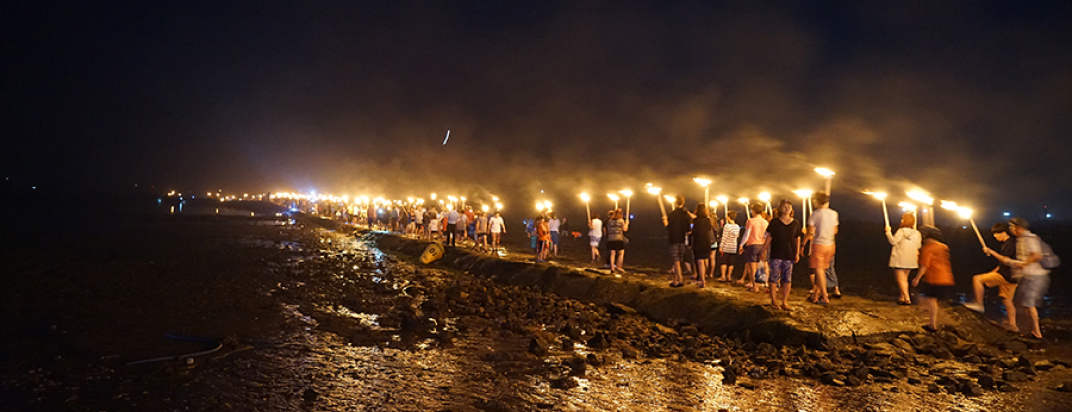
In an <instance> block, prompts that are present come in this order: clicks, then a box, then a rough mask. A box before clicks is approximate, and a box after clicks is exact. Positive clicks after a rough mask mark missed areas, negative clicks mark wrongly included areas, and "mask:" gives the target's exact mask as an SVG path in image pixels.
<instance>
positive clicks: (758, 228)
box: [744, 216, 770, 245]
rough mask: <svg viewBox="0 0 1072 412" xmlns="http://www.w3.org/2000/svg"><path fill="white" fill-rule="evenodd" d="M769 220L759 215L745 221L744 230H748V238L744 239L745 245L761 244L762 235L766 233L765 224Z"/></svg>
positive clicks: (767, 223) (762, 241) (762, 240)
mask: <svg viewBox="0 0 1072 412" xmlns="http://www.w3.org/2000/svg"><path fill="white" fill-rule="evenodd" d="M769 224H770V222H768V221H767V219H764V218H762V217H759V216H755V217H753V218H751V219H748V221H747V222H745V226H744V230H746V231H748V239H745V242H744V244H745V245H762V244H763V243H764V241H765V239H764V237H765V236H766V235H767V225H769Z"/></svg>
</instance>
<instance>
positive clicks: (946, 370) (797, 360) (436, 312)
mask: <svg viewBox="0 0 1072 412" xmlns="http://www.w3.org/2000/svg"><path fill="white" fill-rule="evenodd" d="M356 235H357V236H360V237H362V238H364V239H366V240H369V241H372V242H374V243H375V244H377V245H378V246H379V247H380V248H381V250H384V251H386V252H388V253H393V254H395V255H396V256H397V257H399V258H400V259H401V260H404V261H410V262H414V261H415V259H414V258H415V257H416V256H418V255H419V253H420V252H421V251H423V249H424V247H425V245H426V244H425V243H423V242H419V241H416V240H413V239H406V238H402V237H398V236H394V235H387V234H382V233H373V232H359V233H356ZM485 260H492V261H493V260H495V259H494V258H486V257H480V256H476V255H473V254H470V253H468V252H465V251H462V250H452V251H449V252H448V254H447V256H446V257H445V258H444V259H443V261H442V262H441V263H440V264H436V265H434V266H435V267H436V268H414V269H413V270H416V271H427V272H434V271H441V270H445V271H458V272H462V274H463V275H469V276H459V277H454V280H453V281H451V283H450V284H449V286H447V287H446V289H445V290H444V291H443V292H442V293H439V294H437V295H434V296H430V297H429V299H428V300H426V301H424V302H423V303H422V304H421V305H420V307H419V309H420V311H421V312H423V313H421V314H415V316H414V318H419V317H420V316H422V315H427V316H429V317H431V318H437V317H444V316H448V314H449V315H450V316H463V317H464V316H479V317H483V318H489V319H493V320H494V326H492V327H489V328H487V330H483V331H480V332H481V333H483V334H495V333H500V334H506V335H512V336H519V337H524V338H526V339H527V342H528V347H527V350H528V351H529V352H530V353H531V354H533V355H534V356H538V357H544V356H548V355H551V354H555V353H556V352H557V353H558V354H559V355H561V356H564V359H563V361H562V371H563V376H561V377H557V378H555V379H554V381H553V386H555V387H561V388H568V387H572V386H575V385H576V382H575V381H574V380H573V378H572V377H575V376H583V375H584V372H585V369H586V367H598V366H599V365H602V364H605V363H613V362H615V361H617V360H622V359H630V360H643V359H645V358H666V359H671V360H677V361H690V362H700V363H710V364H716V365H718V366H720V367H721V368H722V381H723V383H725V384H731V385H732V384H736V385H738V386H741V387H745V388H749V387H754V386H755V384H754V380H759V379H773V378H778V377H795V378H807V379H813V380H815V381H817V382H820V383H822V384H825V385H830V386H837V387H840V386H848V387H856V386H861V385H869V384H883V385H884V389H885V390H889V391H891V392H900V391H903V390H906V389H904V388H906V387H907V388H912V387H917V388H919V390H921V391H926V392H930V393H939V392H945V393H951V394H964V395H967V396H978V395H982V394H984V393H986V392H988V391H990V392H1016V391H1019V390H1020V388H1021V387H1022V386H1024V385H1031V384H1033V382H1034V381H1035V380H1036V378H1037V377H1039V376H1040V375H1042V374H1045V373H1046V372H1048V371H1054V370H1056V371H1063V370H1068V369H1069V368H1072V364H1070V363H1069V362H1068V361H1067V360H1063V359H1058V358H1055V357H1052V356H1048V355H1047V350H1046V345H1045V344H1044V343H1042V342H1039V341H1028V340H1023V339H1008V340H1005V341H1002V342H998V343H997V344H996V345H991V344H988V343H986V342H978V336H976V335H973V334H971V333H966V332H963V331H960V330H958V329H957V328H955V327H945V328H943V329H942V330H940V331H938V332H937V333H912V334H909V333H901V334H898V335H896V336H894V337H892V338H889V339H883V340H873V341H869V342H855V343H854V342H846V341H835V340H829V339H826V340H823V339H817V338H812V340H811V341H808V340H807V339H804V340H803V341H802V339H800V338H799V337H797V338H793V339H783V338H781V337H782V336H785V335H784V334H783V335H778V334H771V333H764V332H762V327H760V328H756V327H750V328H747V329H745V330H744V331H740V332H739V333H736V334H734V335H736V336H733V337H723V336H725V335H720V334H717V333H711V331H710V329H711V328H699V327H697V325H694V324H689V323H687V322H683V321H676V320H674V319H662V320H661V322H660V323H657V322H654V321H652V320H651V319H649V318H650V317H651V316H645V314H644V313H641V311H638V310H636V309H634V308H633V307H631V306H629V305H626V304H624V303H621V302H616V301H615V299H616V298H620V297H621V296H622V294H620V293H619V294H613V293H608V294H604V295H600V297H599V298H598V299H590V300H589V301H584V300H582V299H577V298H576V296H559V295H557V294H556V293H553V292H551V293H548V289H550V290H553V291H555V292H557V291H558V290H560V289H569V286H561V285H569V284H570V283H571V282H573V283H577V282H583V281H584V280H578V278H579V276H578V274H577V273H576V271H570V270H568V269H564V268H556V267H554V266H546V265H536V264H529V263H524V262H507V261H500V262H498V263H495V262H490V263H489V262H484V261H485ZM413 264H414V265H418V264H417V263H413ZM511 272H512V274H511ZM439 276H440V277H446V278H451V277H450V276H448V275H446V274H440V275H439ZM594 282H595V285H597V286H595V288H596V289H598V290H601V291H602V290H604V289H599V286H598V285H599V284H600V283H601V282H602V283H608V282H609V283H622V282H623V281H620V280H600V279H597V280H595V281H594ZM519 284H520V285H519ZM640 292H641V291H638V292H637V293H640ZM593 295H594V294H593ZM626 300H628V299H626ZM741 310H742V311H745V310H749V309H741ZM753 319H754V318H753ZM405 327H406V326H403V328H405ZM757 330H760V331H761V332H759V333H756V332H755V331H757ZM771 337H773V338H775V339H769V338H771ZM778 339H782V340H778ZM577 345H580V346H583V347H584V348H586V349H587V350H590V351H591V353H589V354H587V356H582V355H573V356H568V355H569V354H570V353H573V352H574V350H573V349H574V348H575V347H577ZM1050 388H1051V389H1053V390H1058V391H1066V392H1067V391H1070V390H1072V382H1065V383H1060V384H1051V387H1050Z"/></svg>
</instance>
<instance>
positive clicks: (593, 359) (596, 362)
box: [584, 353, 603, 366]
mask: <svg viewBox="0 0 1072 412" xmlns="http://www.w3.org/2000/svg"><path fill="white" fill-rule="evenodd" d="M584 361H585V362H587V363H588V364H589V365H592V366H600V365H602V364H603V361H602V360H600V359H599V357H598V356H596V354H594V353H589V354H588V355H585V357H584Z"/></svg>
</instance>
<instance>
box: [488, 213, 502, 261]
mask: <svg viewBox="0 0 1072 412" xmlns="http://www.w3.org/2000/svg"><path fill="white" fill-rule="evenodd" d="M488 229H489V230H491V251H492V252H496V253H498V251H499V243H500V242H502V235H504V234H506V221H504V220H503V218H502V215H500V214H499V211H495V216H494V217H492V218H491V219H488Z"/></svg>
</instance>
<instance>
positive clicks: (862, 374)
mask: <svg viewBox="0 0 1072 412" xmlns="http://www.w3.org/2000/svg"><path fill="white" fill-rule="evenodd" d="M870 374H871V369H870V368H868V367H866V366H861V367H859V368H856V369H854V370H853V371H852V376H855V377H856V378H858V379H860V380H865V379H867V375H870Z"/></svg>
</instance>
